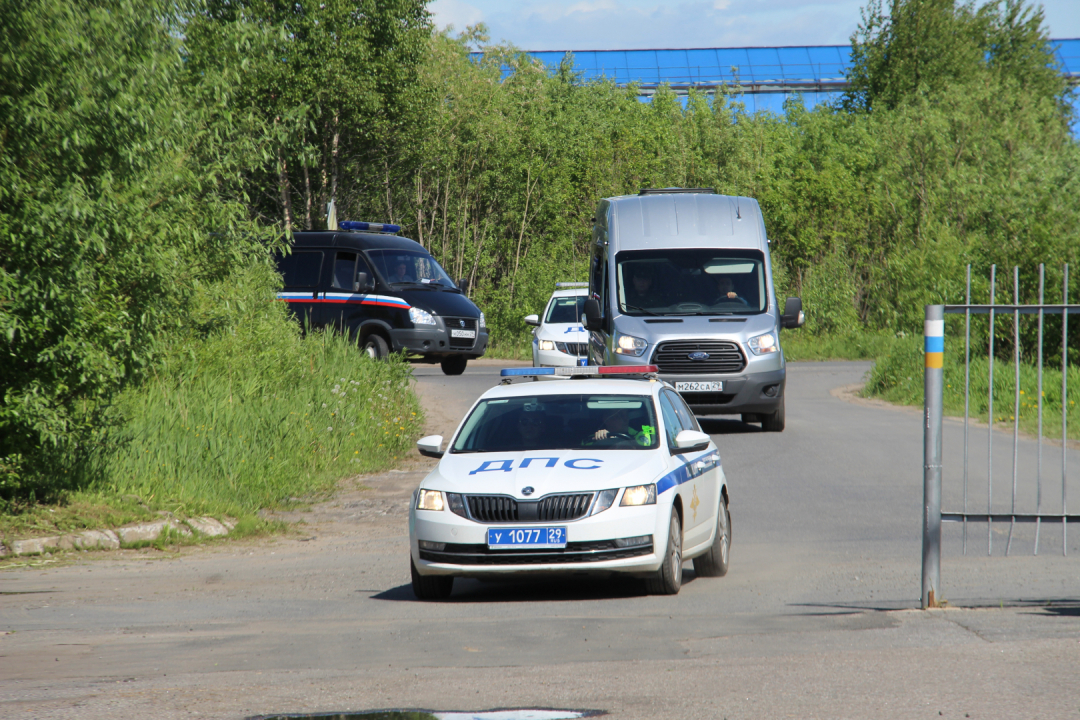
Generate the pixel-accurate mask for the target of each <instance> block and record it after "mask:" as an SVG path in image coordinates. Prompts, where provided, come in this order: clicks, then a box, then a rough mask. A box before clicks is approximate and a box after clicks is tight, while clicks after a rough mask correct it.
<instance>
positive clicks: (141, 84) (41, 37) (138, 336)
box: [0, 0, 266, 499]
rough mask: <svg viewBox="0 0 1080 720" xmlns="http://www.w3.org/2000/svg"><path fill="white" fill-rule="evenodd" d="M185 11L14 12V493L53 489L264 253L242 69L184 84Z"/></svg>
mask: <svg viewBox="0 0 1080 720" xmlns="http://www.w3.org/2000/svg"><path fill="white" fill-rule="evenodd" d="M194 9H195V7H194V5H191V4H187V3H175V2H165V1H164V0H162V1H160V2H131V1H127V0H96V1H94V2H89V1H88V2H82V3H70V2H65V1H64V0H31V1H26V2H15V1H14V0H3V2H0V12H2V14H3V17H4V23H3V25H2V26H0V337H2V342H3V351H2V353H0V398H2V402H0V465H3V468H0V499H3V498H8V499H10V498H12V497H15V496H19V495H23V496H25V495H26V494H27V493H29V492H35V493H39V494H40V493H45V494H47V493H48V492H49V488H50V483H53V485H52V486H53V487H55V484H62V483H63V482H64V468H67V467H70V466H71V464H72V463H74V462H77V461H78V459H79V458H80V457H81V456H82V455H83V454H84V453H85V451H86V449H87V438H88V437H89V433H90V431H91V429H92V428H93V427H94V426H95V425H96V424H97V423H99V422H101V419H102V413H103V412H105V411H106V410H107V408H108V403H109V401H110V399H111V398H112V397H113V396H114V395H115V393H116V392H117V391H118V390H119V389H121V388H122V387H123V386H124V385H125V384H127V383H129V382H131V381H132V380H134V379H137V378H138V377H139V376H140V374H141V373H142V372H143V371H144V370H145V369H146V368H147V367H148V366H150V365H151V363H152V362H153V360H154V356H155V352H156V348H157V346H158V344H159V341H160V339H161V337H162V335H163V333H165V332H168V331H169V329H170V328H175V327H176V326H177V325H178V324H180V323H182V322H183V318H184V308H185V306H186V303H187V302H188V300H189V298H190V296H191V291H192V289H193V288H194V287H196V286H197V285H198V284H200V283H205V282H209V281H214V280H216V279H220V278H222V277H224V276H227V275H228V274H229V273H230V272H231V271H232V270H233V269H234V268H236V267H238V266H241V265H244V264H246V263H249V262H251V261H252V259H254V258H259V257H263V256H264V255H265V252H266V251H265V244H264V243H263V237H262V235H263V234H262V233H260V231H259V229H258V227H257V226H256V225H254V224H253V223H252V222H250V220H249V218H248V212H247V205H248V202H249V200H250V198H248V197H247V196H246V195H245V194H244V192H243V187H242V180H243V178H242V175H241V172H242V169H243V168H244V167H246V166H247V165H249V164H250V161H251V159H252V158H253V157H255V156H256V153H257V151H258V147H257V145H258V140H259V138H260V137H261V132H262V131H261V127H260V126H259V124H258V123H257V122H254V121H253V120H252V119H251V118H248V117H246V116H245V115H244V114H243V113H239V112H236V110H235V108H234V107H233V105H232V100H233V98H232V95H231V91H232V89H233V88H234V87H235V86H236V79H235V78H234V77H231V72H226V73H221V74H219V75H217V76H215V77H208V78H206V80H205V82H202V83H199V84H196V85H192V86H190V87H188V88H187V90H186V91H184V92H182V91H181V84H180V83H179V82H178V79H179V78H180V76H181V75H182V74H183V72H184V69H183V65H182V58H181V54H180V52H179V47H178V44H177V41H176V36H177V28H178V27H179V23H180V20H181V19H182V18H183V17H185V16H187V15H189V14H190V13H191V12H192V11H193V10H194Z"/></svg>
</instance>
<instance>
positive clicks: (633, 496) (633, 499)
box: [619, 484, 656, 507]
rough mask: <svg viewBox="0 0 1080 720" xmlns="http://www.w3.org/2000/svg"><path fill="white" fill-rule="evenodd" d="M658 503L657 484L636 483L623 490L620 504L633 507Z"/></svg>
mask: <svg viewBox="0 0 1080 720" xmlns="http://www.w3.org/2000/svg"><path fill="white" fill-rule="evenodd" d="M655 504H656V485H653V484H649V485H635V486H634V487H628V488H626V490H624V491H623V494H622V501H621V502H620V503H619V505H621V506H623V507H632V506H635V505H655Z"/></svg>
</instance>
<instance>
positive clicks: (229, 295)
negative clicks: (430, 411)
mask: <svg viewBox="0 0 1080 720" xmlns="http://www.w3.org/2000/svg"><path fill="white" fill-rule="evenodd" d="M277 282H279V280H278V279H277V278H276V276H274V275H273V274H272V271H269V270H267V269H266V268H251V269H249V270H248V271H247V272H246V273H244V274H242V275H241V276H239V277H235V278H232V279H231V284H232V285H233V286H232V287H210V288H205V289H204V290H203V291H202V292H201V293H200V300H199V303H200V307H199V308H198V309H197V312H196V317H197V318H198V320H199V322H198V327H196V328H194V329H191V330H190V331H188V332H186V333H184V334H182V335H181V337H179V338H178V339H177V340H176V341H175V342H173V343H172V344H171V345H170V346H169V347H167V348H165V350H164V354H163V356H162V357H161V358H160V360H159V362H158V364H157V366H156V369H155V371H154V373H153V374H152V375H151V376H150V377H149V378H148V380H147V381H146V382H144V383H142V384H141V385H140V386H138V387H133V388H130V389H128V390H127V391H126V392H125V393H124V394H123V395H122V396H121V397H120V399H119V401H118V402H117V404H116V407H115V408H114V409H115V411H116V412H117V413H118V414H119V417H120V418H121V420H120V421H119V422H117V423H115V424H112V425H109V426H106V427H104V428H102V429H101V430H100V431H99V433H98V434H97V437H96V440H97V442H96V443H95V445H94V447H93V448H92V449H91V450H90V452H89V453H86V459H85V460H83V461H80V462H79V463H77V464H75V465H73V466H72V467H71V477H70V478H67V479H66V480H65V482H64V483H63V485H64V487H65V488H66V490H65V491H64V492H63V493H61V494H60V496H59V502H56V503H52V504H50V506H49V507H44V506H36V507H30V508H21V509H19V511H17V512H15V513H9V515H8V516H7V517H6V518H0V521H2V522H0V530H2V531H4V532H5V534H10V533H11V532H14V531H17V530H20V529H22V530H27V529H29V530H33V531H35V532H50V531H53V530H70V529H77V528H79V527H91V526H94V525H102V524H113V523H116V522H122V521H124V520H130V519H137V518H138V517H140V516H146V515H148V514H152V513H153V512H154V511H159V510H168V511H171V512H174V513H177V514H181V515H186V516H192V515H196V514H211V515H217V516H221V515H232V516H237V517H245V516H253V515H254V514H255V513H256V512H257V511H258V510H259V509H261V508H275V507H279V506H282V505H287V504H289V503H290V502H293V501H294V499H297V498H299V499H304V500H307V499H310V498H312V497H317V496H319V495H320V494H324V493H326V492H327V491H329V490H330V489H331V488H333V486H334V484H335V483H336V482H337V481H338V480H340V479H341V478H342V477H345V476H348V475H351V474H356V473H362V472H370V471H373V470H377V469H379V468H384V467H387V466H390V465H392V464H393V463H394V461H395V460H397V459H398V458H399V457H401V455H402V453H404V452H405V451H406V450H407V449H408V448H409V446H410V445H411V444H412V442H414V441H415V439H416V437H417V435H418V434H419V430H420V428H421V426H422V420H423V418H422V414H421V410H420V407H419V403H418V400H417V398H416V395H415V393H414V392H413V390H412V388H411V386H410V384H411V370H410V366H409V365H408V364H407V363H405V362H403V361H401V360H400V359H396V358H391V359H390V360H388V361H382V362H376V361H372V360H370V359H368V358H367V357H366V356H364V355H363V354H361V353H360V352H359V351H358V349H357V347H356V345H355V344H354V343H353V342H351V341H350V340H349V339H348V338H346V337H343V336H341V335H335V334H329V333H310V334H308V335H303V334H302V333H301V332H300V328H299V326H298V325H297V324H296V323H295V322H294V321H292V320H291V319H289V318H288V317H287V316H286V310H285V308H284V306H283V305H282V304H281V303H278V302H276V301H274V300H273V291H274V289H275V286H276V283H277ZM238 287H239V289H240V290H242V292H239V293H238V292H237V290H238ZM16 516H18V517H16Z"/></svg>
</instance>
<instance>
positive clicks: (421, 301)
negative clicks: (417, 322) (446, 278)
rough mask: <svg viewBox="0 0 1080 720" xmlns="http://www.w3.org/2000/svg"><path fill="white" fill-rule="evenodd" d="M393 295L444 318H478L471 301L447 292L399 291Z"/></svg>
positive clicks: (478, 310) (477, 312)
mask: <svg viewBox="0 0 1080 720" xmlns="http://www.w3.org/2000/svg"><path fill="white" fill-rule="evenodd" d="M394 294H395V295H396V296H398V297H400V298H401V299H402V300H404V301H405V302H407V303H409V305H412V306H413V307H416V308H420V309H421V310H427V311H428V312H430V313H434V314H435V315H442V316H444V317H467V318H479V317H480V309H479V308H478V307H476V305H474V304H473V301H472V300H470V299H469V298H467V297H465V296H464V295H461V294H459V293H456V292H451V291H448V290H420V289H416V290H400V291H395V292H394Z"/></svg>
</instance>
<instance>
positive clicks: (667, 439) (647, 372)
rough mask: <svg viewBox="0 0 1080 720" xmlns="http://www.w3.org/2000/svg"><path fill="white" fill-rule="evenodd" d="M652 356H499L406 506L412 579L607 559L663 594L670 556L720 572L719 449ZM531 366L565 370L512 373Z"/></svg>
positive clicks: (433, 451) (566, 566) (672, 579)
mask: <svg viewBox="0 0 1080 720" xmlns="http://www.w3.org/2000/svg"><path fill="white" fill-rule="evenodd" d="M655 373H656V366H654V365H644V366H610V367H561V368H511V369H506V370H503V371H502V377H503V384H502V385H499V386H496V387H494V388H492V389H490V390H488V391H487V392H485V393H484V394H483V395H482V396H481V397H480V399H479V400H478V401H477V402H476V404H475V405H473V407H472V409H471V410H470V411H469V414H468V415H467V416H466V417H465V420H464V422H462V423H461V425H460V426H459V427H458V429H457V432H456V433H455V434H454V436H453V437H452V438H451V439H450V442H449V444H448V447H447V449H446V451H445V453H444V451H443V438H442V436H441V435H432V436H430V437H426V438H422V439H421V440H419V441H418V442H417V448H418V449H419V451H420V453H421V454H423V455H426V456H429V457H437V458H441V459H440V461H439V464H438V465H437V466H436V467H435V469H434V470H432V471H431V473H430V474H429V475H428V476H427V477H426V478H424V480H423V482H422V483H421V484H420V487H419V488H418V489H417V491H416V493H415V495H414V497H413V502H412V505H411V509H410V511H409V540H410V545H411V553H412V557H411V566H412V568H411V569H412V586H413V591H414V592H415V593H416V596H417V597H419V598H421V599H442V598H446V597H448V596H449V595H450V593H451V590H452V589H453V583H454V578H455V577H492V576H497V575H520V574H524V573H570V572H574V573H577V572H582V571H587V572H619V573H627V574H630V575H633V576H637V577H642V578H644V579H645V580H646V587H647V590H648V591H649V592H651V593H657V594H674V593H677V592H679V588H680V586H681V585H682V564H683V561H684V560H687V559H693V561H694V571H695V573H696V574H697V575H699V576H702V575H708V576H719V575H724V574H725V573H727V568H728V549H729V546H730V543H731V523H730V515H729V513H728V498H729V496H728V488H727V480H726V479H725V477H724V471H723V468H722V467H721V464H720V455H719V452H718V451H717V449H716V446H715V445H714V444H713V443H712V440H711V439H710V438H709V436H708V435H707V434H705V433H703V432H701V428H700V427H699V426H698V423H697V420H696V419H695V418H694V415H693V414H692V413H691V412H690V410H689V409H688V408H687V407H686V404H685V403H684V402H683V400H682V398H680V397H679V395H678V393H676V392H675V390H674V389H673V388H672V387H671V386H670V385H668V384H667V383H665V382H663V381H661V380H659V379H658V377H657V376H656V375H655ZM543 375H562V376H569V381H568V382H561V383H545V382H518V383H512V382H510V381H511V380H513V379H515V378H518V379H526V380H532V379H538V378H539V377H541V376H543Z"/></svg>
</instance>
